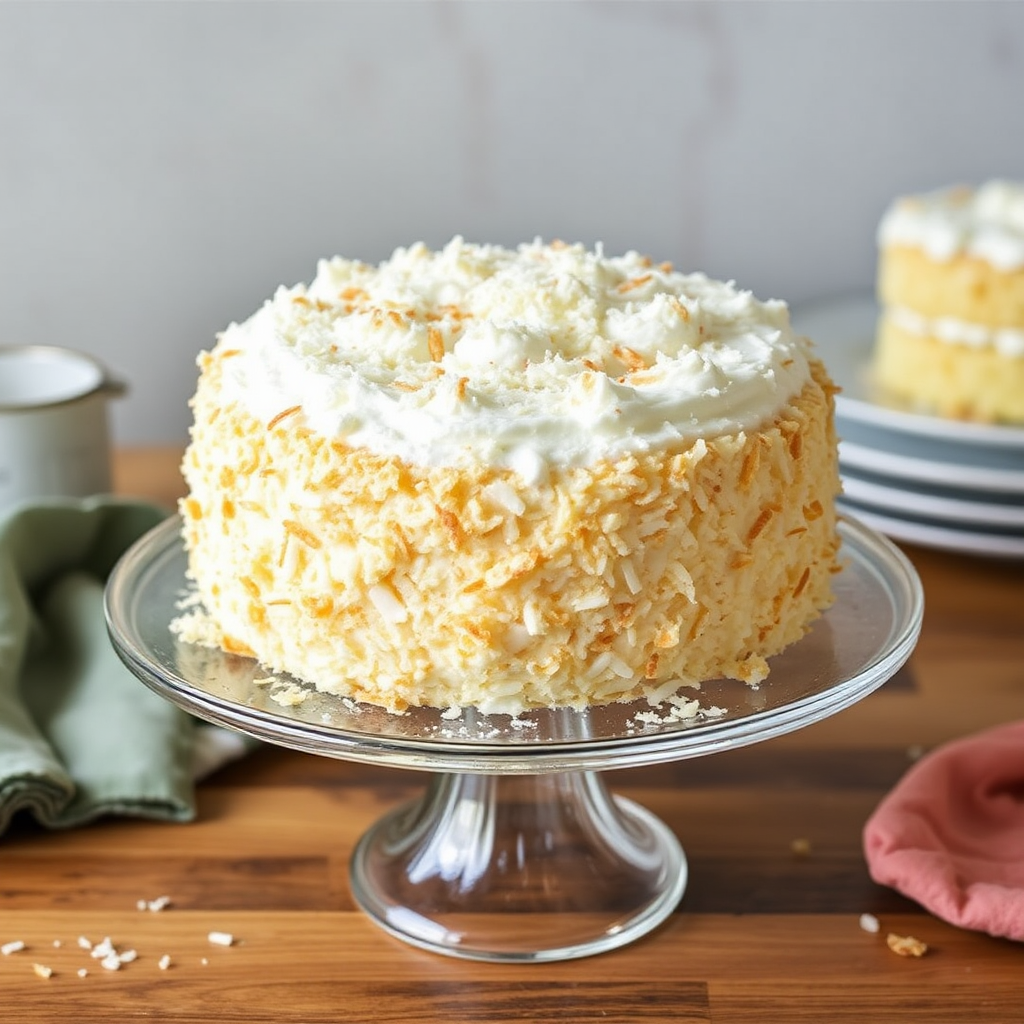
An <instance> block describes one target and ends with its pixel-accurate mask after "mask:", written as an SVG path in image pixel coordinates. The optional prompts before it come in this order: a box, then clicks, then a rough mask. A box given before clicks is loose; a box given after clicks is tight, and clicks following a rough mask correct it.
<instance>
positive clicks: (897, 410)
mask: <svg viewBox="0 0 1024 1024" xmlns="http://www.w3.org/2000/svg"><path fill="white" fill-rule="evenodd" d="M792 319H793V327H794V328H795V329H796V330H797V331H799V332H800V333H801V334H805V335H807V337H809V338H811V340H812V341H814V343H815V345H816V346H817V348H818V352H819V354H820V356H821V358H822V360H823V361H824V363H825V365H826V366H827V367H828V369H829V373H830V374H831V375H832V379H833V380H834V381H835V382H836V383H837V384H838V385H839V386H840V387H841V388H842V389H843V390H842V393H841V394H839V395H837V396H836V414H837V415H838V416H840V417H842V418H844V419H849V420H856V421H859V422H863V423H868V424H872V425H874V426H877V427H884V428H885V429H886V430H889V431H891V432H893V433H896V434H905V435H909V436H911V437H916V438H918V439H925V438H930V439H935V440H941V441H946V442H951V443H953V444H954V445H964V446H968V447H977V448H1011V449H1016V450H1017V451H1018V452H1020V453H1024V428H1021V427H1011V426H1001V425H996V424H987V423H969V422H964V421H961V420H952V419H946V418H943V417H941V416H929V415H927V414H925V413H922V412H920V411H915V410H913V409H910V408H908V407H906V406H902V405H899V404H898V403H896V402H894V401H891V400H889V399H887V398H885V397H883V396H882V395H880V394H879V393H878V391H877V390H876V389H875V388H874V387H873V386H872V384H871V380H870V373H869V370H870V366H871V354H872V349H873V347H874V343H875V328H876V325H877V323H878V304H877V302H876V301H875V299H874V297H873V296H872V295H871V294H870V293H865V292H856V293H853V294H850V295H842V296H836V297H833V298H828V299H822V300H820V301H818V302H814V303H808V304H807V305H805V306H799V307H795V308H794V309H793V313H792Z"/></svg>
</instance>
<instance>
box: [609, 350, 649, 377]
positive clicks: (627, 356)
mask: <svg viewBox="0 0 1024 1024" xmlns="http://www.w3.org/2000/svg"><path fill="white" fill-rule="evenodd" d="M612 354H613V355H614V356H615V358H616V359H618V361H619V362H620V363H622V364H623V366H625V367H626V369H627V370H629V371H630V372H631V373H635V372H636V371H637V370H646V369H647V362H646V360H645V359H644V357H643V356H642V355H640V353H639V352H637V351H635V350H634V349H631V348H628V347H627V346H625V345H615V346H614V347H613V348H612Z"/></svg>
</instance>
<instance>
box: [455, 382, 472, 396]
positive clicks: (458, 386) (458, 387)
mask: <svg viewBox="0 0 1024 1024" xmlns="http://www.w3.org/2000/svg"><path fill="white" fill-rule="evenodd" d="M468 383H469V378H468V377H460V378H459V379H458V381H456V383H455V397H456V398H458V400H459V401H460V402H461V401H462V400H463V399H464V398H465V397H466V385H467V384H468Z"/></svg>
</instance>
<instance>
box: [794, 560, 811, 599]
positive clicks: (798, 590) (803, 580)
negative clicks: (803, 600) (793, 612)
mask: <svg viewBox="0 0 1024 1024" xmlns="http://www.w3.org/2000/svg"><path fill="white" fill-rule="evenodd" d="M810 578H811V568H810V566H808V567H807V568H806V569H804V571H803V573H802V574H801V575H800V579H799V581H798V582H797V585H796V586H795V587H794V588H793V596H794V597H799V596H800V595H801V594H802V593H803V591H804V587H806V586H807V581H808V580H809V579H810Z"/></svg>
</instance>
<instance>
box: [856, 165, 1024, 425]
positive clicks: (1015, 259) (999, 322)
mask: <svg viewBox="0 0 1024 1024" xmlns="http://www.w3.org/2000/svg"><path fill="white" fill-rule="evenodd" d="M878 241H879V250H880V260H879V271H878V294H879V299H880V302H881V305H882V313H881V319H880V323H879V328H878V339H877V347H876V351H875V357H874V367H873V370H874V378H875V382H876V384H877V385H878V386H879V387H880V388H881V389H883V390H884V391H885V392H886V393H888V394H889V395H891V396H894V397H896V398H897V399H899V400H901V401H903V402H906V403H907V404H908V405H909V406H911V407H912V408H916V409H919V410H921V411H925V412H932V413H936V414H938V415H941V416H947V417H952V418H957V419H965V420H977V421H981V422H992V423H1024V185H1021V184H1015V183H1011V182H1007V181H990V182H988V183H987V184H985V185H983V186H981V187H980V188H978V189H976V190H974V189H969V188H962V187H961V188H951V189H945V190H942V191H937V192H931V193H926V194H923V195H917V196H908V197H903V198H900V199H898V200H897V201H896V202H895V203H894V204H893V205H892V206H891V207H890V208H889V210H888V211H887V212H886V213H885V215H884V217H883V218H882V221H881V224H880V225H879V230H878Z"/></svg>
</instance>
